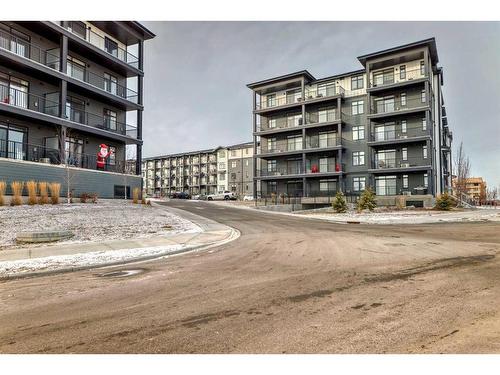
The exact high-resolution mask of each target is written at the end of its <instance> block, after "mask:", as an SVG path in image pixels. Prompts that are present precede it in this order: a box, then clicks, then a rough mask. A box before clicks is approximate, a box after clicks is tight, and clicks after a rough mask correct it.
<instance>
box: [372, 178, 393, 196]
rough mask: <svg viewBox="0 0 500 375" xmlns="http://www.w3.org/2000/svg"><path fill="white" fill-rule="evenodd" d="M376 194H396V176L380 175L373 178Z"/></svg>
mask: <svg viewBox="0 0 500 375" xmlns="http://www.w3.org/2000/svg"><path fill="white" fill-rule="evenodd" d="M375 192H376V194H377V195H396V176H381V177H377V178H376V179H375Z"/></svg>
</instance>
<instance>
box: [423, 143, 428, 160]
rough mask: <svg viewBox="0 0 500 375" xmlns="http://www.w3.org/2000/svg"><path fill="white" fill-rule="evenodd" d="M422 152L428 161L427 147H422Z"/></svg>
mask: <svg viewBox="0 0 500 375" xmlns="http://www.w3.org/2000/svg"><path fill="white" fill-rule="evenodd" d="M422 152H423V156H424V159H427V146H422Z"/></svg>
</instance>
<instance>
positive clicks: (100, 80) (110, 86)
mask: <svg viewBox="0 0 500 375" xmlns="http://www.w3.org/2000/svg"><path fill="white" fill-rule="evenodd" d="M68 75H69V76H71V77H73V78H75V79H78V80H79V81H83V82H86V83H88V84H90V85H92V86H94V87H97V88H99V89H101V90H104V91H107V92H109V93H111V94H113V95H116V96H118V97H120V98H123V99H127V100H129V101H131V102H132V103H136V104H137V99H138V95H137V92H135V91H133V90H131V89H129V88H127V87H125V86H122V85H120V84H118V83H117V82H114V81H112V80H110V79H107V78H104V77H102V76H100V75H98V74H95V73H92V72H89V71H88V70H86V69H85V70H82V68H81V67H80V66H79V65H78V64H74V63H72V62H71V61H68Z"/></svg>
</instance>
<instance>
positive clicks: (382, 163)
mask: <svg viewBox="0 0 500 375" xmlns="http://www.w3.org/2000/svg"><path fill="white" fill-rule="evenodd" d="M429 164H430V159H428V158H423V157H420V158H416V157H409V158H405V159H403V158H401V157H395V156H388V155H387V154H385V155H380V154H375V159H374V160H373V162H372V169H393V168H412V167H422V166H428V165H429Z"/></svg>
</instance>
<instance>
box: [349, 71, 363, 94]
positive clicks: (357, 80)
mask: <svg viewBox="0 0 500 375" xmlns="http://www.w3.org/2000/svg"><path fill="white" fill-rule="evenodd" d="M362 88H363V75H359V76H355V77H351V90H359V89H362Z"/></svg>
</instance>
